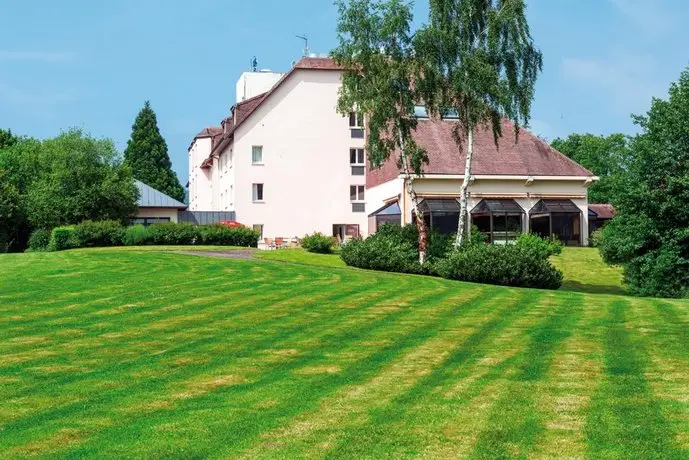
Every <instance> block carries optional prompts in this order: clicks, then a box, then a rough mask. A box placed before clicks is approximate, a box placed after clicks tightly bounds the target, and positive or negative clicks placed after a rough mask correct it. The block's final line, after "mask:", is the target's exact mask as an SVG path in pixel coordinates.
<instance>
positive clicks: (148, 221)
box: [131, 217, 170, 227]
mask: <svg viewBox="0 0 689 460" xmlns="http://www.w3.org/2000/svg"><path fill="white" fill-rule="evenodd" d="M166 222H170V218H169V217H137V218H136V219H132V220H131V223H132V224H133V225H135V224H140V225H143V226H145V227H148V226H149V225H153V224H164V223H166Z"/></svg>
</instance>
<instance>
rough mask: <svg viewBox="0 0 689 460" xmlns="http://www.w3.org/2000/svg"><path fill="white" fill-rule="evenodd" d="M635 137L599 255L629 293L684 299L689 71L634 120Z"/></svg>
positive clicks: (688, 251) (688, 248) (687, 290)
mask: <svg viewBox="0 0 689 460" xmlns="http://www.w3.org/2000/svg"><path fill="white" fill-rule="evenodd" d="M634 118H635V123H636V124H637V125H638V126H639V127H640V128H641V130H642V131H641V134H639V135H637V136H636V137H635V138H633V139H632V141H631V145H630V147H631V152H632V154H631V158H630V164H629V166H628V172H627V174H625V175H624V183H623V186H621V187H620V188H619V192H618V193H617V196H616V203H615V204H616V207H617V216H616V217H615V218H614V219H613V220H612V222H610V223H609V224H608V225H607V226H606V227H605V229H604V230H603V240H602V242H601V244H600V250H601V253H602V255H603V258H604V259H605V261H606V262H608V263H613V264H622V265H624V276H625V280H626V282H627V284H628V285H629V287H630V289H631V290H632V292H634V293H636V294H640V295H649V296H662V297H686V296H688V295H689V206H687V203H689V69H687V70H685V71H684V72H683V73H682V75H681V76H680V78H679V81H677V82H676V83H673V84H672V85H671V86H670V91H669V98H668V99H667V100H663V99H653V102H652V104H651V109H650V110H649V111H648V113H647V114H646V115H645V116H635V117H634Z"/></svg>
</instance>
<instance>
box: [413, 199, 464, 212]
mask: <svg viewBox="0 0 689 460" xmlns="http://www.w3.org/2000/svg"><path fill="white" fill-rule="evenodd" d="M419 211H421V212H423V213H424V214H426V213H431V214H459V202H458V201H457V200H455V199H454V198H453V199H448V200H423V201H422V202H421V203H420V204H419Z"/></svg>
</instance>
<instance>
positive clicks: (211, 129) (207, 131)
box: [194, 126, 222, 139]
mask: <svg viewBox="0 0 689 460" xmlns="http://www.w3.org/2000/svg"><path fill="white" fill-rule="evenodd" d="M218 134H222V128H221V127H220V126H208V127H206V128H203V129H202V130H201V132H200V133H198V134H197V135H196V136H194V139H201V138H203V137H213V136H217V135H218Z"/></svg>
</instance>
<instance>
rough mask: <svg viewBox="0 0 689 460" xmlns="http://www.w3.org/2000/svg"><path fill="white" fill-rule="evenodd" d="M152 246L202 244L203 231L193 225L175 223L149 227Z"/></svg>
mask: <svg viewBox="0 0 689 460" xmlns="http://www.w3.org/2000/svg"><path fill="white" fill-rule="evenodd" d="M148 231H149V232H150V235H151V236H150V240H151V244H155V245H180V246H189V245H194V244H201V243H202V237H201V229H200V227H198V226H196V225H192V224H186V223H180V224H176V223H173V222H169V223H165V224H155V225H151V226H150V227H148Z"/></svg>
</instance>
